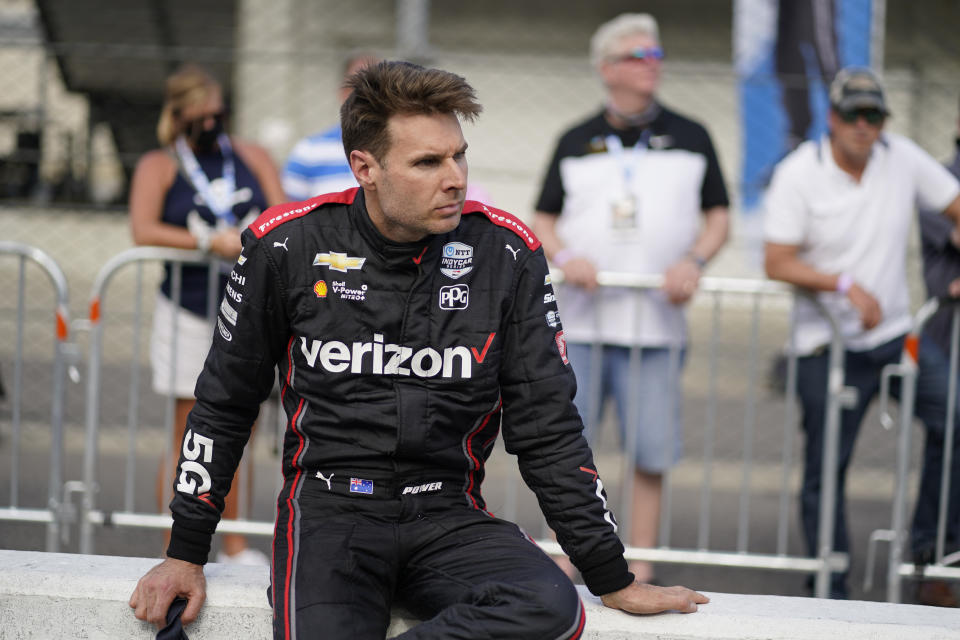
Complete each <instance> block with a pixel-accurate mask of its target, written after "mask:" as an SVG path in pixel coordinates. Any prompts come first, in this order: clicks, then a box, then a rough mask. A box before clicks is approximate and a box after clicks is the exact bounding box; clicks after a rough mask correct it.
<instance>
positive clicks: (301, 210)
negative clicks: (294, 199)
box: [257, 205, 316, 233]
mask: <svg viewBox="0 0 960 640" xmlns="http://www.w3.org/2000/svg"><path fill="white" fill-rule="evenodd" d="M315 207H316V205H313V206H310V207H299V208H297V209H291V210H290V211H284V212H283V213H282V214H280V215H279V216H273V217H272V218H270V219H269V220H267V221H266V222H261V223H260V224H259V225H258V226H257V229H259V230H260V233H263V232H264V230H266V229H268V228H269V227H272V226H273V225H274V224H276V223H277V222H280V221H281V220H285V219H286V218H289V217H290V216H295V215H297V214H298V213H305V212H307V211H310V210H312V209H314V208H315Z"/></svg>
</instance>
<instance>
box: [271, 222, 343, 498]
mask: <svg viewBox="0 0 960 640" xmlns="http://www.w3.org/2000/svg"><path fill="white" fill-rule="evenodd" d="M284 242H286V240H284ZM276 244H280V243H279V242H278V243H276ZM334 475H336V474H333V473H331V474H330V477H329V478H327V477H324V475H323V474H322V473H320V472H319V471H317V476H316V477H317V478H319V479H320V480H323V481H324V482H326V483H327V491H330V490H331V489H332V487H331V486H330V481H331V480H333V476H334Z"/></svg>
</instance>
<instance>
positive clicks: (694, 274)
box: [663, 258, 700, 304]
mask: <svg viewBox="0 0 960 640" xmlns="http://www.w3.org/2000/svg"><path fill="white" fill-rule="evenodd" d="M699 284H700V267H698V266H697V263H696V262H694V261H693V260H691V259H689V258H684V259H683V260H681V261H680V262H677V263H676V264H674V265H673V266H671V267H670V268H669V269H667V271H666V273H664V274H663V290H664V291H665V292H666V294H667V299H668V300H669V301H670V302H671V303H673V304H684V303H685V302H687V301H688V300H690V298H691V297H693V294H694V293H695V292H696V290H697V285H699Z"/></svg>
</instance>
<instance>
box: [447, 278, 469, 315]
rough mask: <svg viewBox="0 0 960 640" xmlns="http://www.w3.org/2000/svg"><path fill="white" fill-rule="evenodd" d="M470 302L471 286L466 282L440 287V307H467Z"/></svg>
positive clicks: (448, 308) (455, 309)
mask: <svg viewBox="0 0 960 640" xmlns="http://www.w3.org/2000/svg"><path fill="white" fill-rule="evenodd" d="M469 303H470V287H469V286H468V285H465V284H452V285H450V286H448V287H440V308H441V309H443V310H445V311H459V310H460V309H466V308H467V305H468V304H469Z"/></svg>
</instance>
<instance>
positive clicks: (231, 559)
mask: <svg viewBox="0 0 960 640" xmlns="http://www.w3.org/2000/svg"><path fill="white" fill-rule="evenodd" d="M217 562H219V563H221V564H243V565H249V566H252V567H269V566H270V559H269V558H268V557H267V554H265V553H264V552H262V551H259V550H257V549H249V548H247V549H244V550H243V551H241V552H240V553H235V554H233V555H232V556H230V555H227V554H226V553H224V552H223V551H219V552H217Z"/></svg>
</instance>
